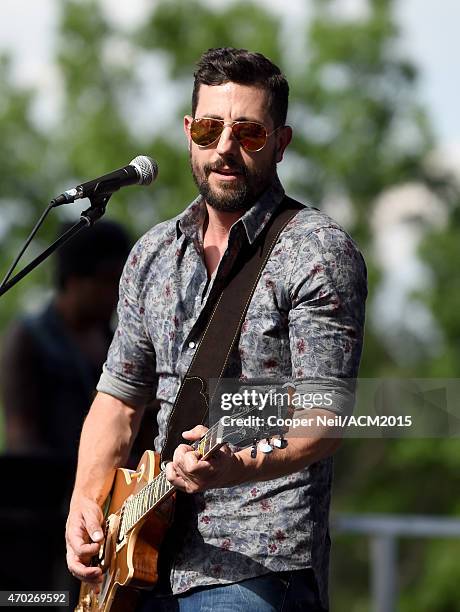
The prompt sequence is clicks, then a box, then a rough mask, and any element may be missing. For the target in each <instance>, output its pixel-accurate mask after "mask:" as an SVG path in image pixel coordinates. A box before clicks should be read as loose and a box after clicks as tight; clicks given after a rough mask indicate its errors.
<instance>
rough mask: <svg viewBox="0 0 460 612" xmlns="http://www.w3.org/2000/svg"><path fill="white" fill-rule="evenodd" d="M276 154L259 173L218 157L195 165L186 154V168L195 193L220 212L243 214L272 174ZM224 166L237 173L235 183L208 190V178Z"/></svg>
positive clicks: (274, 171)
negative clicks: (187, 163)
mask: <svg viewBox="0 0 460 612" xmlns="http://www.w3.org/2000/svg"><path fill="white" fill-rule="evenodd" d="M275 156H276V153H275V151H274V152H273V156H272V159H271V160H270V161H269V163H267V165H266V166H265V167H264V168H262V169H260V170H250V169H249V168H248V167H247V166H246V165H245V164H244V163H237V162H236V161H235V160H231V159H230V158H227V159H225V160H224V159H223V158H220V159H219V160H218V161H217V162H215V163H213V164H203V166H199V165H198V163H197V162H196V160H194V159H193V155H192V152H190V167H191V170H192V175H193V180H194V181H195V184H196V186H197V187H198V191H199V192H200V194H201V196H202V197H203V198H204V199H205V201H206V202H207V203H208V204H209V206H211V207H212V208H214V209H215V210H218V211H220V212H237V211H247V210H249V209H250V208H251V206H252V205H253V204H254V203H255V202H256V200H257V199H258V198H259V196H260V195H261V194H262V193H263V192H264V191H265V190H266V189H267V188H268V186H269V185H270V183H271V182H272V180H273V178H274V176H275V174H276V161H275ZM225 166H228V167H230V168H231V169H232V170H234V171H235V172H237V173H238V174H239V177H238V179H236V180H235V181H229V182H224V181H222V182H221V184H220V186H219V187H218V188H215V187H211V185H210V184H209V180H208V179H209V175H210V174H211V172H212V171H216V170H217V171H218V170H221V169H222V168H224V167H225Z"/></svg>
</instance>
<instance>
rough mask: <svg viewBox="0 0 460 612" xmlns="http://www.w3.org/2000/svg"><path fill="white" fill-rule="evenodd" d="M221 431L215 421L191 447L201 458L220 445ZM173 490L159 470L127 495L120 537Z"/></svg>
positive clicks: (122, 511)
mask: <svg viewBox="0 0 460 612" xmlns="http://www.w3.org/2000/svg"><path fill="white" fill-rule="evenodd" d="M221 433H222V428H221V425H220V423H216V424H215V425H213V426H212V427H211V428H210V429H208V431H207V432H206V434H205V435H204V436H203V437H202V438H201V439H200V440H198V441H196V442H194V443H193V444H192V446H193V448H195V450H197V451H198V452H199V453H200V456H201V458H202V459H205V458H206V457H208V456H209V455H210V454H212V453H213V452H214V451H215V450H217V449H218V448H219V447H220V446H222V444H223V441H222V435H221ZM174 490H175V487H174V486H173V485H172V484H171V483H170V482H169V481H168V480H167V478H166V474H165V472H161V473H160V474H158V476H156V477H155V478H154V479H153V480H151V481H150V482H149V483H148V484H146V485H145V487H143V488H142V489H141V490H140V491H138V492H137V493H136V494H135V495H133V496H131V497H129V498H128V499H127V500H126V501H125V502H124V504H123V506H122V508H121V513H122V514H121V524H120V534H119V537H120V539H122V538H123V537H124V536H125V534H126V533H128V531H130V530H131V529H132V528H133V527H134V526H135V525H136V524H137V523H138V522H139V521H140V520H141V519H142V518H143V517H145V515H146V514H148V513H149V512H150V511H152V510H153V509H154V508H155V507H156V506H158V505H159V504H161V503H162V502H163V501H165V500H166V499H167V498H168V497H169V496H170V495H171V494H172V492H173V491H174Z"/></svg>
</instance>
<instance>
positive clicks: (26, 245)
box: [0, 202, 54, 289]
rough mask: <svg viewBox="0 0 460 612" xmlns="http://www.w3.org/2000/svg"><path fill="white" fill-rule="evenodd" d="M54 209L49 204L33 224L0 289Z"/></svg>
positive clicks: (52, 205)
mask: <svg viewBox="0 0 460 612" xmlns="http://www.w3.org/2000/svg"><path fill="white" fill-rule="evenodd" d="M53 207H54V204H53V203H52V202H50V203H49V204H48V206H47V208H46V210H45V211H44V212H43V214H42V216H41V217H40V219H39V220H38V221H37V223H36V224H35V226H34V228H33V229H32V231H31V232H30V234H29V236H28V238H27V240H26V241H25V243H24V245H23V247H22V249H21V250H20V251H19V253H18V255H17V256H16V258H15V260H14V261H13V263H12V264H11V266H10V268H9V270H8V272H7V273H6V275H5V278H4V279H3V280H2V283H1V285H0V289H3V287H4V286H5V284H6V283H7V282H8V280H9V278H10V277H11V275H12V274H13V271H14V269H15V268H16V266H17V265H18V263H19V260H20V259H21V257H22V256H23V255H24V252H25V250H26V249H27V247H28V246H29V244H30V243H31V242H32V240H33V238H34V236H35V234H36V233H37V232H38V230H39V229H40V227H41V226H42V224H43V222H44V220H45V219H46V217H47V216H48V213H49V212H50V210H51V209H52V208H53Z"/></svg>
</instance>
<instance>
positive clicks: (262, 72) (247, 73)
mask: <svg viewBox="0 0 460 612" xmlns="http://www.w3.org/2000/svg"><path fill="white" fill-rule="evenodd" d="M194 77H195V82H194V85H193V94H192V114H193V116H195V111H196V107H197V106H198V94H199V89H200V85H222V84H223V83H228V82H232V83H239V84H240V85H255V86H258V87H261V88H263V89H265V90H266V91H267V92H268V95H269V101H268V104H269V109H270V114H271V116H272V118H273V123H274V125H275V127H279V126H281V125H284V124H285V123H286V115H287V108H288V97H289V85H288V82H287V80H286V77H285V76H284V74H283V73H282V72H281V70H280V69H279V68H278V66H275V64H273V62H271V61H270V60H269V59H267V58H266V57H265V56H264V55H262V54H261V53H252V52H251V51H247V50H246V49H233V48H232V47H225V48H219V49H209V50H208V51H206V53H203V55H202V56H201V58H200V60H199V62H198V64H197V69H196V71H195V73H194Z"/></svg>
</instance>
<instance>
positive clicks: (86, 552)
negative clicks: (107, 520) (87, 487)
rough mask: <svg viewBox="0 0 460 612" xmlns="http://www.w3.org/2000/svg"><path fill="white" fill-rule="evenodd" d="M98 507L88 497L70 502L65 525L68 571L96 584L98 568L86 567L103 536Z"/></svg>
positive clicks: (100, 576)
mask: <svg viewBox="0 0 460 612" xmlns="http://www.w3.org/2000/svg"><path fill="white" fill-rule="evenodd" d="M102 522H103V516H102V511H101V509H100V507H99V506H98V505H97V504H96V503H95V502H94V501H93V500H91V499H88V498H85V497H83V498H79V500H78V501H77V502H72V503H71V505H70V512H69V516H68V518H67V525H66V544H67V556H66V557H67V566H68V568H69V571H70V573H71V574H72V575H73V576H75V578H78V579H79V580H82V581H83V582H90V583H93V584H95V585H97V584H99V583H100V582H101V581H102V570H101V568H100V567H89V564H90V562H91V559H92V557H93V556H94V555H95V554H96V553H97V551H98V550H99V546H100V543H101V542H102V540H103V538H104V534H103V532H102V527H101V526H102Z"/></svg>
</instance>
